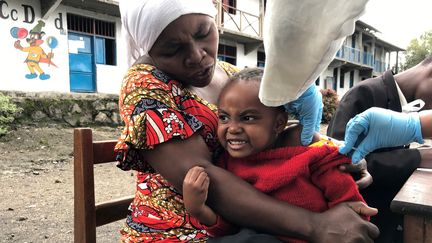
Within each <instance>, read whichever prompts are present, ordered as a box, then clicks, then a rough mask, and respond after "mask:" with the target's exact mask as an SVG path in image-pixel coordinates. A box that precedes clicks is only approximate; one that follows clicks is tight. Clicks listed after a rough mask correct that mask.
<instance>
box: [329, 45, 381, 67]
mask: <svg viewBox="0 0 432 243" xmlns="http://www.w3.org/2000/svg"><path fill="white" fill-rule="evenodd" d="M336 57H337V58H339V59H343V60H345V61H348V62H352V63H357V64H362V65H367V66H370V67H372V68H373V70H374V72H379V73H382V72H384V71H385V70H386V63H385V62H382V61H377V60H375V58H374V55H373V54H372V53H370V52H364V51H360V50H359V49H355V48H352V47H349V46H342V47H341V49H339V51H338V52H337V53H336ZM360 57H362V58H361V59H360Z"/></svg>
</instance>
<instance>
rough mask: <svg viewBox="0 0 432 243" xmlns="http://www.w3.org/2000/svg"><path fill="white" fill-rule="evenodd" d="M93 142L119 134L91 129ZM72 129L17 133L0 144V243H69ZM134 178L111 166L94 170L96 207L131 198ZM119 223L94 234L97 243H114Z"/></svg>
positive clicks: (26, 129) (33, 129) (22, 129)
mask: <svg viewBox="0 0 432 243" xmlns="http://www.w3.org/2000/svg"><path fill="white" fill-rule="evenodd" d="M93 130H94V133H93V137H94V139H96V140H103V139H115V138H117V136H118V134H120V132H119V129H116V128H110V127H94V128H93ZM72 133H73V128H70V127H64V126H61V125H55V124H53V125H48V126H45V127H35V126H27V127H19V128H18V129H16V130H15V131H13V132H11V133H9V134H7V135H6V136H3V137H1V138H0V171H1V174H0V185H1V188H2V192H1V197H0V198H1V199H0V210H1V213H0V242H73V170H72V169H73V149H72V144H73V142H72ZM134 180H135V177H134V175H133V173H132V172H124V171H121V170H120V169H118V168H116V167H115V165H100V166H97V167H96V168H95V188H96V189H95V190H96V201H97V202H99V201H104V200H108V199H111V198H117V197H120V196H127V195H131V194H132V193H133V189H134ZM122 224H123V221H122V220H121V221H118V222H115V223H112V224H109V225H106V226H102V227H99V228H98V230H97V238H98V242H108V243H109V242H118V238H119V233H118V231H119V229H120V228H121V226H122Z"/></svg>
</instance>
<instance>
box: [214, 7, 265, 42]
mask: <svg viewBox="0 0 432 243" xmlns="http://www.w3.org/2000/svg"><path fill="white" fill-rule="evenodd" d="M213 2H214V4H215V6H216V8H217V10H218V14H217V17H216V23H217V25H218V27H219V28H225V29H229V30H233V31H236V32H240V33H242V34H248V35H252V36H256V37H261V38H262V24H263V17H264V16H259V15H254V14H251V13H248V12H245V11H243V10H240V9H238V8H234V7H232V6H229V5H227V4H224V3H223V2H221V1H220V0H214V1H213Z"/></svg>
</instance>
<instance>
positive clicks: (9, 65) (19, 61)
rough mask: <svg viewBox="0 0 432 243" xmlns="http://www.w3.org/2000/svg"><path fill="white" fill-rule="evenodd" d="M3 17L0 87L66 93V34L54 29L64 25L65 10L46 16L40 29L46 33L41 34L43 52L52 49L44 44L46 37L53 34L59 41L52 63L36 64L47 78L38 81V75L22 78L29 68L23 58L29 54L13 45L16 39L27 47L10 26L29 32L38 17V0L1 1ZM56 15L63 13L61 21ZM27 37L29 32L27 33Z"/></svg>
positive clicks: (67, 58)
mask: <svg viewBox="0 0 432 243" xmlns="http://www.w3.org/2000/svg"><path fill="white" fill-rule="evenodd" d="M0 11H1V14H2V16H5V17H6V18H5V19H4V18H0V31H1V33H2V36H1V38H0V46H1V47H2V55H3V57H2V58H0V66H1V70H2V71H1V82H0V90H19V91H60V92H69V57H68V54H67V48H68V47H67V35H66V33H65V32H64V31H62V30H59V29H57V28H56V26H55V23H56V22H57V26H58V27H61V25H63V28H66V13H64V12H61V11H59V10H57V11H54V12H53V13H52V14H51V16H50V17H49V18H48V19H45V20H43V21H44V22H45V27H43V28H42V31H43V32H45V33H46V34H45V36H43V37H42V40H43V41H44V43H43V44H42V45H41V47H42V49H43V50H44V52H45V53H49V52H51V48H50V47H49V46H48V44H47V38H48V37H54V38H56V39H57V41H58V45H57V47H56V48H54V49H53V50H52V52H53V53H54V57H53V58H52V60H51V61H52V63H53V64H55V65H57V67H55V66H54V65H53V64H50V65H48V64H46V63H39V66H40V67H41V69H42V70H43V71H44V73H45V74H49V75H50V78H49V79H47V80H41V79H39V77H37V78H35V79H28V78H26V77H25V75H26V74H29V73H30V71H29V69H28V67H27V64H26V63H24V61H25V60H26V58H27V55H28V53H27V52H23V51H20V50H18V49H16V48H15V47H14V43H15V42H16V41H17V40H19V41H20V44H21V46H22V47H24V48H25V47H28V46H29V44H28V43H27V42H26V39H25V37H24V35H22V36H20V37H24V38H22V39H17V38H14V37H17V35H16V34H15V35H14V36H12V33H16V32H14V31H11V30H13V28H15V30H16V28H20V31H21V32H20V33H25V31H27V32H30V31H31V30H32V29H33V28H34V27H35V26H36V25H37V23H38V21H39V20H40V19H41V16H40V13H41V11H40V5H39V1H32V0H22V1H16V0H6V1H2V2H1V5H0ZM59 14H62V19H61V21H60V19H59ZM26 37H27V38H28V37H29V34H28V35H27V36H26Z"/></svg>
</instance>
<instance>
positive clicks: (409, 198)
mask: <svg viewBox="0 0 432 243" xmlns="http://www.w3.org/2000/svg"><path fill="white" fill-rule="evenodd" d="M431 192H432V172H431V171H427V170H419V169H417V170H416V171H414V173H413V174H412V175H411V176H410V178H409V179H408V181H407V182H406V183H405V185H404V186H403V187H402V189H401V190H400V191H399V192H398V194H397V195H396V197H395V198H394V199H393V201H392V203H391V209H392V211H394V212H397V213H400V214H404V215H405V214H410V215H419V216H422V217H429V218H432V193H431Z"/></svg>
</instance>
